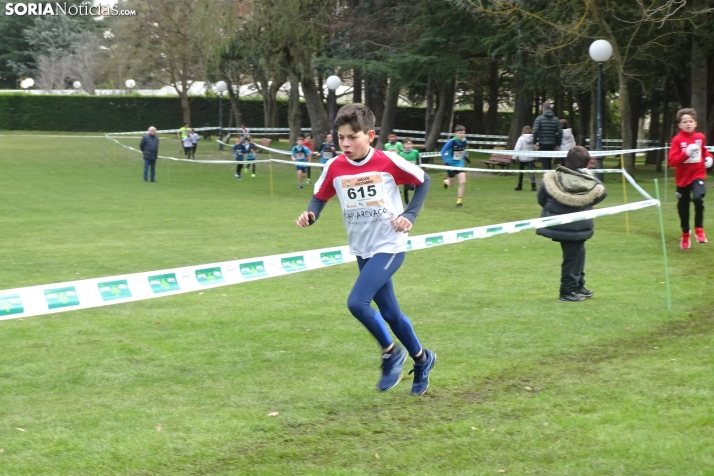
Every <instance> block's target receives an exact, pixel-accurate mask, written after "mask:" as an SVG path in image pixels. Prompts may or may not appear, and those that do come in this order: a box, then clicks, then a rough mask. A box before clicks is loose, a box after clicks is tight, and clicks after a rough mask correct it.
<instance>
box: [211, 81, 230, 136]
mask: <svg viewBox="0 0 714 476" xmlns="http://www.w3.org/2000/svg"><path fill="white" fill-rule="evenodd" d="M213 87H214V88H216V91H217V92H218V140H219V141H220V142H219V143H218V150H223V93H224V92H226V91H227V90H228V85H227V84H226V82H225V81H218V82H217V83H216V84H215V85H214V86H213Z"/></svg>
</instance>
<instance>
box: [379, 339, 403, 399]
mask: <svg viewBox="0 0 714 476" xmlns="http://www.w3.org/2000/svg"><path fill="white" fill-rule="evenodd" d="M394 345H397V344H394ZM397 350H398V351H397V353H396V354H382V378H381V379H379V383H378V384H377V390H379V391H380V392H386V391H387V390H389V389H391V388H394V386H396V385H397V384H398V383H399V382H400V381H401V380H402V369H403V368H404V362H406V361H407V351H406V350H404V348H403V347H397Z"/></svg>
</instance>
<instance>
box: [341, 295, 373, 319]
mask: <svg viewBox="0 0 714 476" xmlns="http://www.w3.org/2000/svg"><path fill="white" fill-rule="evenodd" d="M365 308H369V309H372V306H370V305H369V303H368V302H364V300H361V299H359V298H358V297H357V296H354V295H352V294H350V297H348V298H347V309H349V310H350V312H351V313H352V315H353V316H355V317H356V318H357V319H361V318H362V317H363V316H364V315H365Z"/></svg>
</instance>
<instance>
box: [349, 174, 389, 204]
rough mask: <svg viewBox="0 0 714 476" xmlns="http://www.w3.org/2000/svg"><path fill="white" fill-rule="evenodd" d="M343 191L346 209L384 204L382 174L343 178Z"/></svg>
mask: <svg viewBox="0 0 714 476" xmlns="http://www.w3.org/2000/svg"><path fill="white" fill-rule="evenodd" d="M341 192H342V203H343V204H344V207H345V210H355V209H358V208H367V207H376V206H379V205H384V188H383V182H382V174H372V175H365V176H362V177H353V178H349V179H342V190H341Z"/></svg>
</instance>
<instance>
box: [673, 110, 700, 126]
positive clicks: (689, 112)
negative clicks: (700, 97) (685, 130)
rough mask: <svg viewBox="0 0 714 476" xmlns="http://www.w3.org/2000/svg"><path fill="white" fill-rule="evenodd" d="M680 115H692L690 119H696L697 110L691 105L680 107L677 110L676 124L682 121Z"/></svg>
mask: <svg viewBox="0 0 714 476" xmlns="http://www.w3.org/2000/svg"><path fill="white" fill-rule="evenodd" d="M682 116H692V119H694V120H695V121H696V120H697V111H695V110H694V109H692V108H691V107H685V108H684V109H680V110H679V111H677V124H679V123H680V122H682Z"/></svg>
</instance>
